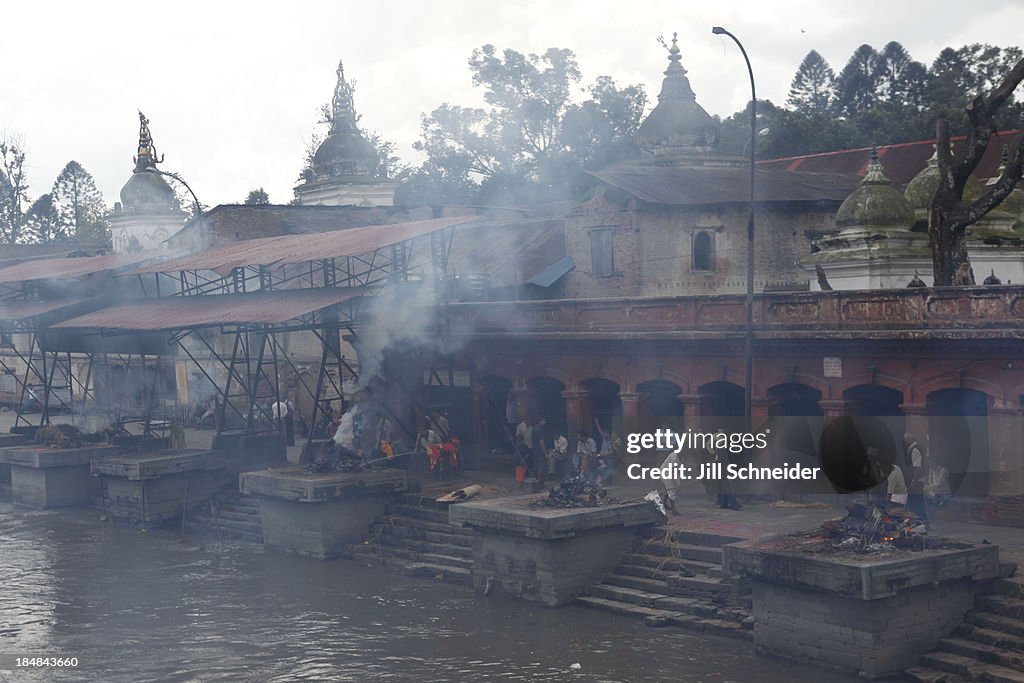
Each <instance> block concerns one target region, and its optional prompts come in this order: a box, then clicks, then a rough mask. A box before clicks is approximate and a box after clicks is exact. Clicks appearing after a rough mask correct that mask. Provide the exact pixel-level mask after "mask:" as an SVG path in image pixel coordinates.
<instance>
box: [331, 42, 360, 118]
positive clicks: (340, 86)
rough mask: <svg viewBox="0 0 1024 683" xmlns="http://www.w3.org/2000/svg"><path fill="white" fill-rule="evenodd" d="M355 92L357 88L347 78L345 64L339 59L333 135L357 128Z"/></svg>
mask: <svg viewBox="0 0 1024 683" xmlns="http://www.w3.org/2000/svg"><path fill="white" fill-rule="evenodd" d="M353 92H355V89H354V88H353V87H352V86H351V85H350V84H349V82H348V81H346V80H345V65H344V64H343V63H342V61H341V60H338V83H337V85H335V86H334V98H333V99H332V100H331V135H334V134H335V133H348V132H353V131H355V130H356V121H357V120H358V117H357V116H356V107H355V101H354V100H353V98H352V94H353Z"/></svg>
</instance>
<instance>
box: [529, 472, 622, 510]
mask: <svg viewBox="0 0 1024 683" xmlns="http://www.w3.org/2000/svg"><path fill="white" fill-rule="evenodd" d="M607 502H610V499H609V498H608V492H607V491H605V490H604V489H603V488H601V486H600V485H599V484H595V483H593V482H590V481H587V480H586V479H584V478H583V477H574V478H572V479H566V480H565V481H563V482H562V483H560V484H559V485H558V486H556V487H554V488H552V489H550V490H549V491H548V497H547V498H541V499H539V500H535V501H533V502H531V503H530V507H547V508H566V509H568V508H592V507H597V506H598V505H601V504H603V503H607Z"/></svg>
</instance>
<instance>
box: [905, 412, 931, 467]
mask: <svg viewBox="0 0 1024 683" xmlns="http://www.w3.org/2000/svg"><path fill="white" fill-rule="evenodd" d="M900 410H902V411H903V415H904V416H905V418H906V427H905V430H906V431H908V432H910V433H911V434H913V435H914V436H915V437H917V443H918V445H919V446H927V445H928V406H927V405H926V404H924V403H902V404H900ZM900 436H901V437H902V436H903V435H902V434H901V435H900ZM925 456H926V457H927V453H925Z"/></svg>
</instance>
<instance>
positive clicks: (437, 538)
mask: <svg viewBox="0 0 1024 683" xmlns="http://www.w3.org/2000/svg"><path fill="white" fill-rule="evenodd" d="M472 546H473V533H472V531H471V530H469V529H463V528H460V527H454V526H452V525H450V524H448V507H447V505H445V504H443V503H438V502H436V501H435V500H433V499H432V498H425V497H421V496H418V495H415V494H406V495H403V496H401V497H399V498H398V499H397V501H396V502H394V503H392V504H390V505H388V507H387V511H386V513H385V514H384V515H382V516H380V517H378V518H377V520H376V521H375V522H374V523H373V524H372V525H371V527H370V529H369V533H368V534H367V535H366V536H365V537H364V540H363V542H362V543H361V544H358V545H356V546H353V548H352V555H353V558H354V559H356V560H358V561H361V562H364V563H366V564H369V565H371V566H382V565H383V566H393V567H396V568H398V569H400V570H402V571H403V572H404V573H405V574H406V575H407V576H415V577H419V578H425V579H433V580H438V581H444V582H446V583H452V584H456V585H461V586H472V585H473V573H472V570H473V560H472V552H473V550H472Z"/></svg>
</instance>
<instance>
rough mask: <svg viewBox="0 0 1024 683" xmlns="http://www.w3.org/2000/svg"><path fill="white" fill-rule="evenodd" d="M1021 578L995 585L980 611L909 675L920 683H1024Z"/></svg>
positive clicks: (978, 607)
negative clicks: (967, 682) (976, 682)
mask: <svg viewBox="0 0 1024 683" xmlns="http://www.w3.org/2000/svg"><path fill="white" fill-rule="evenodd" d="M1020 595H1021V583H1020V580H1019V579H1016V578H1002V579H997V580H995V581H993V582H992V591H991V592H989V593H986V594H983V595H979V596H977V598H976V599H975V608H974V609H972V610H971V611H969V612H968V613H967V614H966V615H965V617H964V623H963V624H961V625H960V626H958V627H957V628H956V629H955V630H954V631H953V634H952V635H951V636H950V637H948V638H942V639H940V640H939V642H938V643H937V646H936V650H935V651H934V652H930V653H928V654H926V655H924V656H923V657H921V661H920V663H919V665H918V666H916V667H914V668H912V669H908V670H907V672H906V673H907V675H908V676H910V678H912V679H913V680H916V681H919V682H920V683H941V682H945V683H959V682H960V681H972V682H973V681H978V682H984V683H1024V600H1022V599H1021V598H1020V597H1019V596H1020Z"/></svg>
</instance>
